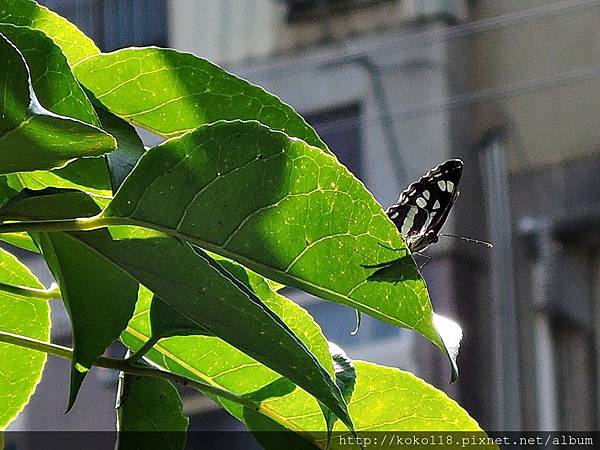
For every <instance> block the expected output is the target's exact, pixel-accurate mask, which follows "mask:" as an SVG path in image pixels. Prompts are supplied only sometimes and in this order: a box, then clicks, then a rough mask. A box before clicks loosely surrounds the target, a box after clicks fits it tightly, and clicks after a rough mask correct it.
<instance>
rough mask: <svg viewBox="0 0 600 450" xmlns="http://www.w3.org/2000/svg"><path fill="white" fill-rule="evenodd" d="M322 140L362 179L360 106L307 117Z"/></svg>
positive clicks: (322, 112)
mask: <svg viewBox="0 0 600 450" xmlns="http://www.w3.org/2000/svg"><path fill="white" fill-rule="evenodd" d="M305 118H306V120H307V122H308V123H310V124H311V125H312V126H313V127H314V128H315V130H317V133H319V136H321V139H323V140H324V141H325V143H326V144H327V145H328V146H329V148H330V150H331V151H332V152H333V153H334V154H335V155H336V156H337V158H338V160H339V161H340V162H341V163H342V164H344V165H345V166H346V167H347V168H348V169H349V170H350V172H352V173H353V174H354V175H355V176H356V177H357V178H359V179H360V178H361V177H362V152H361V133H360V105H358V104H356V103H355V104H352V105H346V106H342V107H336V108H333V109H327V110H323V111H318V112H314V113H310V114H307V115H306V116H305Z"/></svg>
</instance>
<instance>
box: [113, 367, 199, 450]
mask: <svg viewBox="0 0 600 450" xmlns="http://www.w3.org/2000/svg"><path fill="white" fill-rule="evenodd" d="M188 424H189V420H188V418H187V417H185V416H184V415H183V404H182V401H181V397H180V396H179V392H177V389H176V388H175V386H173V385H172V384H171V383H170V382H169V381H167V380H162V379H157V378H149V377H139V376H133V375H128V374H123V373H122V374H121V376H120V379H119V400H118V404H117V431H118V434H117V446H116V449H117V450H133V449H142V448H149V447H148V445H150V447H151V448H160V449H165V450H183V448H184V447H185V442H186V433H185V432H186V431H187V428H188ZM135 432H145V433H135ZM148 438H151V439H152V442H149V441H148Z"/></svg>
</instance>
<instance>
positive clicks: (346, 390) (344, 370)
mask: <svg viewBox="0 0 600 450" xmlns="http://www.w3.org/2000/svg"><path fill="white" fill-rule="evenodd" d="M329 352H330V353H331V357H332V359H333V368H334V370H335V383H336V384H337V385H338V387H339V388H340V391H342V395H343V396H344V400H346V402H349V401H350V399H351V398H352V393H353V392H354V385H355V384H356V368H355V367H354V363H353V362H352V360H351V359H350V358H349V357H348V355H346V353H345V352H344V350H342V349H341V348H340V347H339V346H337V345H336V344H334V343H333V342H330V343H329ZM323 414H324V416H325V422H326V425H327V447H328V446H329V444H330V443H331V433H332V431H333V427H334V425H335V422H336V420H337V417H335V416H334V415H332V414H331V413H330V412H329V411H327V410H324V411H323Z"/></svg>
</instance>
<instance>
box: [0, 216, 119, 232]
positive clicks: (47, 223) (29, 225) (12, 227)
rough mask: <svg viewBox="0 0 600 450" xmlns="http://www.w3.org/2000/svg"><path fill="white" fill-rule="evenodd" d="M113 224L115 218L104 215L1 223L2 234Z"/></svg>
mask: <svg viewBox="0 0 600 450" xmlns="http://www.w3.org/2000/svg"><path fill="white" fill-rule="evenodd" d="M112 224H115V219H113V218H110V217H102V215H97V216H94V217H85V218H82V219H64V220H33V221H23V222H9V223H2V224H0V234H1V233H14V232H20V231H88V230H97V229H98V228H103V227H106V226H108V225H112Z"/></svg>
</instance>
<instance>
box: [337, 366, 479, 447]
mask: <svg viewBox="0 0 600 450" xmlns="http://www.w3.org/2000/svg"><path fill="white" fill-rule="evenodd" d="M354 366H355V368H356V384H355V387H354V392H353V394H352V400H351V401H350V403H349V405H348V406H349V408H350V414H351V415H352V418H353V420H354V421H355V425H356V430H357V431H359V433H358V434H359V436H360V431H434V430H435V431H482V430H481V428H480V427H479V425H478V424H477V422H476V421H475V420H474V419H473V418H471V417H470V416H469V414H468V413H467V412H466V411H465V410H464V409H462V408H461V407H460V406H459V405H458V403H456V402H455V401H454V400H452V399H451V398H449V397H448V396H447V395H446V394H445V393H444V392H442V391H440V390H438V389H436V388H434V387H433V386H431V385H430V384H427V383H426V382H425V381H423V380H421V379H420V378H417V377H416V376H414V375H413V374H412V373H410V372H405V371H402V370H398V369H394V368H390V367H384V366H379V365H377V364H373V363H369V362H363V361H355V362H354ZM343 429H344V426H343V425H342V424H341V423H339V422H338V423H337V424H336V427H335V430H336V431H343ZM334 441H335V440H334ZM333 448H335V447H333Z"/></svg>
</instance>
